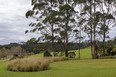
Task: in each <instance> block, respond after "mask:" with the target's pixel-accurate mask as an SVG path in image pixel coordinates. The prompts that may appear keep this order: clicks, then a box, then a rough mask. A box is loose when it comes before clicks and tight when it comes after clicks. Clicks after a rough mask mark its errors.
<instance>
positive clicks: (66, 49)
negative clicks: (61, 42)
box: [65, 22, 68, 57]
mask: <svg viewBox="0 0 116 77" xmlns="http://www.w3.org/2000/svg"><path fill="white" fill-rule="evenodd" d="M67 25H68V22H66V29H65V37H66V44H65V56H66V57H68V33H67Z"/></svg>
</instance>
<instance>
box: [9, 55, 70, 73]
mask: <svg viewBox="0 0 116 77" xmlns="http://www.w3.org/2000/svg"><path fill="white" fill-rule="evenodd" d="M65 60H68V58H66V57H38V58H29V59H15V60H12V61H9V62H8V64H7V70H9V71H16V72H32V71H42V70H48V69H49V68H50V67H49V65H50V63H51V62H56V61H65Z"/></svg>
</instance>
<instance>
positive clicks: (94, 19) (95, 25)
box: [94, 0, 96, 53]
mask: <svg viewBox="0 0 116 77" xmlns="http://www.w3.org/2000/svg"><path fill="white" fill-rule="evenodd" d="M95 11H96V10H95V0H94V42H95V28H96V23H95V22H96V21H95ZM94 53H95V46H94Z"/></svg>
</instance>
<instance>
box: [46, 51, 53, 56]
mask: <svg viewBox="0 0 116 77" xmlns="http://www.w3.org/2000/svg"><path fill="white" fill-rule="evenodd" d="M50 56H52V55H51V54H50V53H49V52H48V51H45V52H44V57H50Z"/></svg>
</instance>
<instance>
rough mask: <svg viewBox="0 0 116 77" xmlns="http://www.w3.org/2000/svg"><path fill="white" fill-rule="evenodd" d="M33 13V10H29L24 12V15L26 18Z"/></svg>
mask: <svg viewBox="0 0 116 77" xmlns="http://www.w3.org/2000/svg"><path fill="white" fill-rule="evenodd" d="M33 14H34V12H33V11H31V10H29V11H27V12H26V14H25V16H26V18H28V17H29V16H30V17H31V16H32V15H33Z"/></svg>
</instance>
